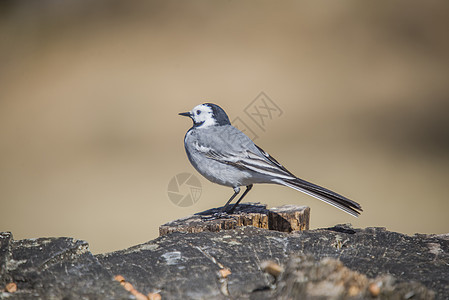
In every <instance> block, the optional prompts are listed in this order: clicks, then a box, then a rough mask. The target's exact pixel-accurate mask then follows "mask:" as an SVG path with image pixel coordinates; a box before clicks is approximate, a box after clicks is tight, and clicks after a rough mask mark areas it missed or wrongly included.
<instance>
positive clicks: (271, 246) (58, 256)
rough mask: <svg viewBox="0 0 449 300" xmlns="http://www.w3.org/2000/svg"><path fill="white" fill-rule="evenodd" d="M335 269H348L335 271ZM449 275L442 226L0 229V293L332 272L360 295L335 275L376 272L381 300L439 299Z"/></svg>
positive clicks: (46, 295)
mask: <svg viewBox="0 0 449 300" xmlns="http://www.w3.org/2000/svg"><path fill="white" fill-rule="evenodd" d="M298 255H299V256H298ZM304 255H306V256H305V257H306V258H304ZM298 257H299V258H298ZM330 258H333V259H337V260H339V261H334V260H329V259H330ZM323 259H324V260H323ZM268 260H270V261H272V263H273V264H278V265H280V266H281V267H284V269H285V271H284V272H281V274H280V275H279V276H278V277H277V278H276V279H275V277H276V276H274V277H273V275H270V274H269V273H270V272H269V271H268V273H266V272H264V271H263V270H262V269H264V268H265V267H262V266H264V264H265V261H268ZM341 264H342V265H341ZM329 266H330V267H329ZM326 268H327V269H326ZM329 268H331V270H334V271H335V272H337V271H338V272H340V273H338V272H337V273H335V274H340V275H338V276H340V277H338V276H337V275H335V276H334V277H332V276H330V277H329V276H324V277H320V276H318V275H317V274H319V271H317V270H321V273H323V272H324V274H333V273H332V272H330V271H329ZM343 268H344V269H343ZM346 268H348V269H346ZM323 270H324V271H323ZM341 270H343V271H344V272H343V271H341ZM301 272H302V274H303V275H301ZM308 272H310V274H309V273H308ZM341 272H343V273H344V274H349V275H350V276H349V275H348V276H349V277H347V278H346V277H341V276H342V275H341ZM351 272H352V273H351ZM313 274H315V275H316V276H315V277H313V276H312V275H313ZM351 274H352V275H351ZM448 274H449V235H414V236H407V235H404V234H400V233H395V232H390V231H387V230H385V229H382V228H367V229H353V228H351V227H350V226H346V225H339V226H336V227H333V228H327V229H317V230H309V231H298V232H293V233H284V232H276V231H270V230H266V229H260V228H254V227H240V228H237V229H232V230H223V231H221V232H207V231H205V232H200V233H180V232H175V233H170V234H167V235H164V236H162V237H159V238H157V239H155V240H152V241H149V242H147V243H144V244H141V245H138V246H134V247H131V248H128V249H126V250H121V251H116V252H113V253H107V254H100V255H92V254H91V253H90V252H89V250H88V245H87V243H86V242H83V241H77V240H74V239H70V238H41V239H27V240H19V241H15V240H13V239H12V235H11V234H10V233H2V234H0V276H1V277H0V290H2V289H3V287H5V286H6V285H7V284H8V283H11V282H14V283H15V284H16V285H17V291H16V292H14V293H8V292H2V293H0V298H1V299H136V298H135V296H133V295H131V293H129V292H128V291H126V290H125V289H124V288H123V287H122V286H121V285H120V283H119V282H117V281H115V280H114V276H115V275H121V276H123V277H124V279H125V280H126V281H127V282H129V283H131V284H132V286H133V287H134V288H135V290H137V291H139V292H140V293H141V294H143V295H148V294H149V293H152V294H151V295H156V298H153V299H158V297H159V295H160V296H161V297H162V299H180V298H182V299H210V298H215V299H227V298H239V299H241V298H243V299H245V298H246V299H249V298H252V299H261V298H265V299H270V298H272V297H278V298H288V297H289V296H290V297H291V296H292V295H302V296H303V297H306V298H313V297H315V298H316V297H318V298H319V297H322V296H320V295H318V294H316V295H314V294H311V290H310V289H308V288H307V286H308V285H307V284H308V283H310V284H313V285H312V286H313V287H315V288H314V289H312V290H317V289H318V290H320V291H321V292H322V293H325V291H326V290H333V289H335V288H336V287H335V286H333V285H335V284H337V281H336V280H334V281H333V280H332V278H334V279H335V278H337V279H338V278H340V279H339V282H340V283H339V284H340V287H339V289H340V290H341V291H342V293H341V295H340V296H338V297H340V298H339V299H345V298H349V299H359V298H360V297H359V296H357V295H366V293H367V290H366V286H365V287H363V288H362V285H360V286H357V287H358V289H359V292H361V293H365V294H360V293H359V294H356V293H355V294H351V292H350V290H349V288H350V286H351V284H346V285H343V288H341V286H342V285H341V282H342V281H341V280H342V278H343V279H344V280H349V281H348V282H351V281H350V279H351V278H355V279H357V278H365V277H366V278H365V279H363V280H365V281H364V282H367V283H368V284H369V283H370V282H374V281H373V280H374V279H373V278H375V277H377V276H388V277H379V278H377V279H376V280H378V281H379V280H380V281H381V280H384V281H382V282H384V283H383V285H382V286H378V288H379V290H378V292H379V295H381V296H382V299H403V297H413V299H424V298H422V297H427V298H432V295H433V292H434V293H435V294H434V295H435V298H436V299H448V298H449V276H448ZM301 276H302V277H301ZM351 276H352V277H351ZM391 276H393V277H391ZM345 278H346V279H345ZM348 278H349V279H348ZM382 278H384V279H382ZM385 278H386V279H385ZM344 280H343V282H346V281H344ZM360 280H361V279H357V280H356V281H355V282H361V281H360ZM320 283H321V284H320ZM304 287H305V288H304ZM337 288H338V287H337ZM370 288H373V290H374V291H375V290H376V286H371V287H370ZM292 291H293V292H295V291H296V292H295V293H296V294H292ZM388 291H390V292H389V294H388V293H387V292H388ZM432 291H433V292H432ZM353 292H354V291H353ZM382 292H384V294H382ZM298 293H302V294H298ZM373 295H374V294H373ZM295 297H296V296H295ZM338 297H337V298H338ZM379 297H380V296H379ZM360 299H362V298H360Z"/></svg>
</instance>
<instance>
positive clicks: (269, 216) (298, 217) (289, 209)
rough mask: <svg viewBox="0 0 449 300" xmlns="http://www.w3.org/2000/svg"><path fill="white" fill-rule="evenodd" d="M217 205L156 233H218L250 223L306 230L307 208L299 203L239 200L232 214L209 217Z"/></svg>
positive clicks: (216, 211)
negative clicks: (267, 202) (287, 203)
mask: <svg viewBox="0 0 449 300" xmlns="http://www.w3.org/2000/svg"><path fill="white" fill-rule="evenodd" d="M220 209H221V208H213V209H209V210H206V211H203V212H200V213H197V214H195V215H191V216H187V217H185V218H182V219H178V220H174V221H170V222H168V223H166V224H164V225H161V226H160V227H159V236H163V235H166V234H168V233H171V232H190V233H195V232H202V231H212V232H218V231H221V230H226V229H234V228H237V227H239V226H254V227H258V228H264V229H269V230H276V231H282V232H291V231H300V230H308V229H309V219H310V208H309V207H307V206H299V205H283V206H279V207H273V208H267V205H266V204H261V203H242V204H240V205H239V206H238V207H237V209H236V210H235V212H234V213H233V214H230V215H227V216H226V217H222V218H210V217H211V216H212V215H213V214H215V213H218V212H220Z"/></svg>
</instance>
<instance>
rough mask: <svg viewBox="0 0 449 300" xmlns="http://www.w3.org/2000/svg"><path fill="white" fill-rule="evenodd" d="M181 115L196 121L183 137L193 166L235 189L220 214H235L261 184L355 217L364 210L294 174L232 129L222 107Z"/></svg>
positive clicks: (209, 105) (207, 105) (201, 107)
mask: <svg viewBox="0 0 449 300" xmlns="http://www.w3.org/2000/svg"><path fill="white" fill-rule="evenodd" d="M179 115H181V116H186V117H189V118H191V119H192V121H193V126H192V127H191V128H190V129H189V130H188V131H187V133H186V134H185V137H184V146H185V150H186V153H187V157H188V159H189V161H190V163H191V164H192V166H193V167H194V168H195V169H196V170H197V171H198V172H199V173H200V174H201V175H202V176H204V177H205V178H206V179H208V180H209V181H211V182H213V183H217V184H219V185H223V186H227V187H231V188H233V190H234V194H233V195H232V196H231V198H229V200H228V201H227V202H226V204H225V205H224V206H223V207H222V208H221V211H220V215H222V216H223V215H230V214H232V213H234V211H235V209H236V207H237V206H238V204H239V203H240V201H242V199H243V198H244V197H245V196H246V195H247V194H248V192H249V191H250V190H251V189H252V187H253V185H254V184H259V183H271V184H278V185H283V186H287V187H289V188H292V189H295V190H297V191H300V192H303V193H305V194H308V195H310V196H313V197H315V198H317V199H319V200H322V201H324V202H326V203H328V204H330V205H332V206H334V207H336V208H339V209H341V210H342V211H344V212H346V213H348V214H350V215H352V216H354V217H358V216H359V215H360V213H361V212H362V211H363V210H362V207H361V206H360V204H359V203H357V202H355V201H352V200H350V199H348V198H346V197H344V196H342V195H340V194H337V193H335V192H333V191H331V190H328V189H326V188H324V187H321V186H319V185H316V184H313V183H311V182H308V181H305V180H303V179H300V178H298V177H296V176H295V175H293V173H291V172H290V171H288V170H287V169H286V168H285V167H284V166H283V165H281V164H280V163H279V162H278V161H277V160H276V159H275V158H274V157H273V156H271V155H270V154H268V153H267V152H266V151H264V150H263V149H262V148H260V147H259V146H257V145H256V144H254V142H253V141H252V140H251V139H250V138H249V137H248V136H247V135H246V134H245V133H243V132H242V131H240V130H239V129H237V128H236V127H234V126H232V125H231V122H230V121H229V117H228V115H227V114H226V112H225V111H224V110H223V109H222V108H221V107H220V106H218V105H216V104H213V103H203V104H200V105H197V106H195V107H194V108H193V109H192V110H190V111H188V112H183V113H179ZM241 187H246V189H245V191H244V192H243V194H242V195H241V196H240V198H239V199H238V200H237V202H236V203H235V204H234V205H233V206H232V207H231V204H230V203H231V202H232V201H233V200H234V198H235V197H236V196H237V195H238V194H239V193H240V190H241Z"/></svg>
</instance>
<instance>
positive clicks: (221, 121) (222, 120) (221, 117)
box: [204, 103, 231, 125]
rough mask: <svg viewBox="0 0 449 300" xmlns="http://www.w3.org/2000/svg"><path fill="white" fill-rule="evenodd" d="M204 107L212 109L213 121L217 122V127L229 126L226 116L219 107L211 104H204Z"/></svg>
mask: <svg viewBox="0 0 449 300" xmlns="http://www.w3.org/2000/svg"><path fill="white" fill-rule="evenodd" d="M204 105H207V106H209V107H210V108H211V109H212V113H213V115H214V118H215V120H216V121H217V125H231V122H230V121H229V118H228V115H227V114H226V113H225V111H224V110H223V109H222V108H221V107H220V106H218V105H217V104H213V103H204Z"/></svg>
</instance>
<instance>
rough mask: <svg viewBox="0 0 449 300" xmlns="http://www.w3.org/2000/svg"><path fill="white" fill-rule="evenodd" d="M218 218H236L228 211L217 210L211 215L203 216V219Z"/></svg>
mask: <svg viewBox="0 0 449 300" xmlns="http://www.w3.org/2000/svg"><path fill="white" fill-rule="evenodd" d="M218 219H235V218H234V217H233V216H231V215H229V214H228V213H227V212H216V213H214V214H212V215H210V216H202V217H201V220H205V221H212V220H218Z"/></svg>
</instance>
